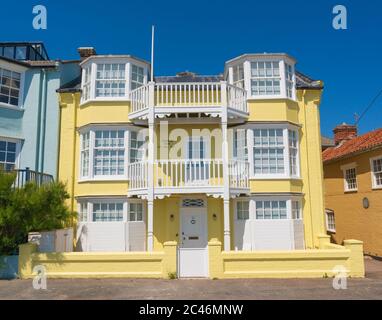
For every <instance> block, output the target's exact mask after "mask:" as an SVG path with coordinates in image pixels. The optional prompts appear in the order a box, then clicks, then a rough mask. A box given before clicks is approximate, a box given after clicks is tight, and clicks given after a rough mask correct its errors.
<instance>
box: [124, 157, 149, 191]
mask: <svg viewBox="0 0 382 320" xmlns="http://www.w3.org/2000/svg"><path fill="white" fill-rule="evenodd" d="M147 168H148V164H147V161H140V162H134V163H129V164H128V166H127V178H128V180H129V189H130V190H137V189H145V188H147Z"/></svg>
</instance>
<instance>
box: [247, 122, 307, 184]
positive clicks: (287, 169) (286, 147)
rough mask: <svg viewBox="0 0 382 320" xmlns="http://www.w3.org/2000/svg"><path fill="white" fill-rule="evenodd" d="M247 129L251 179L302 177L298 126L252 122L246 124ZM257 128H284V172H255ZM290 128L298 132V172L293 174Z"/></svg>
mask: <svg viewBox="0 0 382 320" xmlns="http://www.w3.org/2000/svg"><path fill="white" fill-rule="evenodd" d="M245 128H246V129H247V148H248V161H249V164H250V179H251V180H256V179H266V180H268V179H269V180H278V179H301V170H300V130H299V128H298V126H295V125H292V124H250V125H246V126H245ZM255 129H260V130H261V129H282V130H283V148H284V173H261V174H260V173H255V160H254V138H255V137H254V130H255ZM289 130H293V131H296V133H297V157H296V158H297V174H296V175H292V174H291V172H290V157H289Z"/></svg>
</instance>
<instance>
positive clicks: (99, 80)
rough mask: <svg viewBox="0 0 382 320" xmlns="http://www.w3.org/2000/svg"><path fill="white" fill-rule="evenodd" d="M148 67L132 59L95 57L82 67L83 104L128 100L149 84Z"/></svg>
mask: <svg viewBox="0 0 382 320" xmlns="http://www.w3.org/2000/svg"><path fill="white" fill-rule="evenodd" d="M147 73H148V65H146V64H145V63H143V62H139V61H136V60H135V59H131V58H121V57H115V58H113V57H111V58H105V57H93V58H92V59H90V60H88V61H86V62H85V63H84V65H82V84H81V89H82V95H81V102H82V103H85V102H86V101H89V100H127V99H129V92H130V91H131V90H134V89H136V88H139V87H140V86H143V85H144V84H145V83H147Z"/></svg>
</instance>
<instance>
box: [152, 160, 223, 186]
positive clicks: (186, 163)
mask: <svg viewBox="0 0 382 320" xmlns="http://www.w3.org/2000/svg"><path fill="white" fill-rule="evenodd" d="M154 178H155V184H154V186H155V187H156V188H167V187H194V186H222V185H223V160H221V159H214V160H211V159H192V160H184V159H182V160H158V161H156V162H155V163H154Z"/></svg>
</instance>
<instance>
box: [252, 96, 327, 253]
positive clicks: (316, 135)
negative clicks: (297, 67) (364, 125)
mask: <svg viewBox="0 0 382 320" xmlns="http://www.w3.org/2000/svg"><path fill="white" fill-rule="evenodd" d="M296 100H297V101H291V100H288V99H280V100H274V99H270V100H251V101H249V112H250V117H249V120H250V121H255V122H279V123H280V122H289V123H291V124H297V125H299V126H300V128H299V140H300V141H299V142H300V143H299V148H300V149H299V150H300V176H301V180H299V179H287V180H259V179H254V180H251V182H250V187H251V192H252V193H268V192H269V193H282V192H291V193H301V194H303V203H302V205H303V219H304V228H305V245H306V247H307V248H314V247H316V246H317V245H318V243H317V236H318V235H319V234H321V233H323V232H325V224H324V221H325V220H324V196H323V171H322V158H321V132H320V113H319V104H320V100H321V90H297V95H296ZM249 152H251V150H250V151H249Z"/></svg>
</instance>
